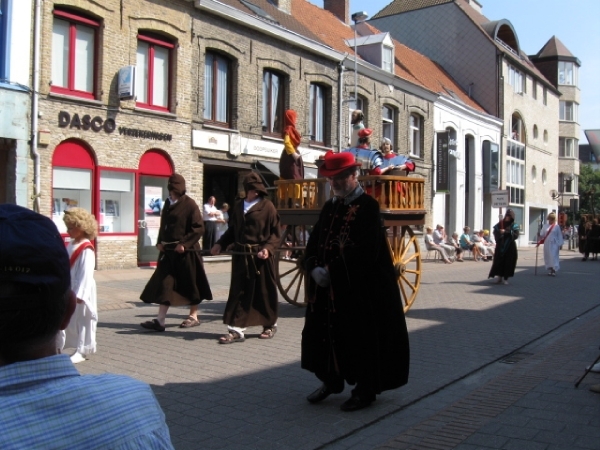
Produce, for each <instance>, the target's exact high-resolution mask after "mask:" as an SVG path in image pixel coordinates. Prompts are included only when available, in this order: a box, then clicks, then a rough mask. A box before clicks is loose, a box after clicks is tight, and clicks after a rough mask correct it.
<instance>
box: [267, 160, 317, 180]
mask: <svg viewBox="0 0 600 450" xmlns="http://www.w3.org/2000/svg"><path fill="white" fill-rule="evenodd" d="M256 163H257V164H260V165H261V166H262V167H264V168H265V169H267V170H268V171H269V172H271V173H272V174H273V175H275V176H276V177H277V178H279V162H275V161H256ZM304 176H305V177H306V178H317V177H318V174H317V168H316V167H310V166H307V165H304Z"/></svg>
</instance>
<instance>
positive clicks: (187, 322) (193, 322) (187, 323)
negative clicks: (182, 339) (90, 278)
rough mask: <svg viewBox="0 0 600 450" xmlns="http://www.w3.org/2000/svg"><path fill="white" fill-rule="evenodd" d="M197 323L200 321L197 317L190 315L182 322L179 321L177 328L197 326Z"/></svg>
mask: <svg viewBox="0 0 600 450" xmlns="http://www.w3.org/2000/svg"><path fill="white" fill-rule="evenodd" d="M198 325H200V321H199V320H198V319H195V318H194V317H192V316H189V317H188V318H187V319H185V320H184V321H183V322H181V325H179V328H192V327H197V326H198Z"/></svg>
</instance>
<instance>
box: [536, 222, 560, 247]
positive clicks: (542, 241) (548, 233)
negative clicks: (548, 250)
mask: <svg viewBox="0 0 600 450" xmlns="http://www.w3.org/2000/svg"><path fill="white" fill-rule="evenodd" d="M554 225H556V224H555V223H553V224H552V225H551V226H550V228H548V232H547V233H546V236H544V237H543V238H542V239H540V241H539V242H538V243H537V245H540V244H543V243H544V241H545V240H546V238H547V237H548V236H550V233H552V230H553V229H554Z"/></svg>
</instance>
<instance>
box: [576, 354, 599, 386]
mask: <svg viewBox="0 0 600 450" xmlns="http://www.w3.org/2000/svg"><path fill="white" fill-rule="evenodd" d="M598 361H600V356H598V357H597V358H596V360H595V361H594V362H593V363H592V365H591V366H590V367H588V368H587V369H585V373H584V374H583V375H582V376H581V378H580V379H579V380H577V382H576V383H575V387H578V386H579V383H581V382H582V381H583V379H584V378H585V377H586V376H587V374H588V373H590V371H591V370H592V367H594V366H595V365H596V364H597V363H598Z"/></svg>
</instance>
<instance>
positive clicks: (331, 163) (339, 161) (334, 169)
mask: <svg viewBox="0 0 600 450" xmlns="http://www.w3.org/2000/svg"><path fill="white" fill-rule="evenodd" d="M360 166H361V163H357V162H356V159H355V158H354V155H353V154H352V153H350V152H341V153H333V152H332V151H328V152H327V153H326V154H325V160H324V162H323V164H322V165H321V167H319V176H322V177H333V176H336V175H337V174H339V173H342V172H344V171H345V170H348V169H353V168H357V167H360Z"/></svg>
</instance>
